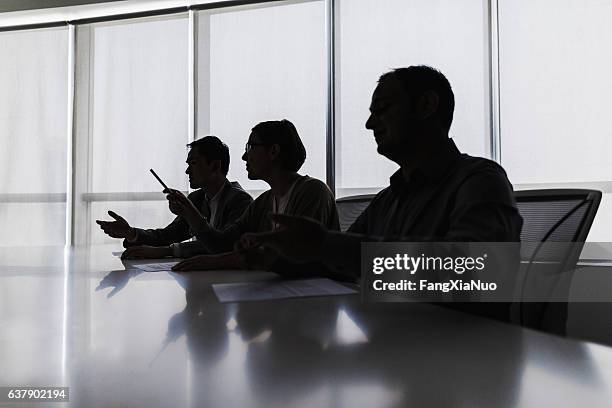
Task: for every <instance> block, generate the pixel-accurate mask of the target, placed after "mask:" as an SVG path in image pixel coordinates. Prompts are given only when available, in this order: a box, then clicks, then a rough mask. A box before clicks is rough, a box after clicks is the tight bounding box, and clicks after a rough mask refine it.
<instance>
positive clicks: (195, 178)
mask: <svg viewBox="0 0 612 408" xmlns="http://www.w3.org/2000/svg"><path fill="white" fill-rule="evenodd" d="M187 146H188V147H189V148H190V151H189V153H188V155H187V160H186V163H187V169H186V170H185V173H186V174H187V175H188V176H189V185H190V187H191V188H195V189H197V190H196V191H193V192H192V193H190V194H189V195H188V196H187V197H186V199H187V200H188V201H189V202H190V203H191V204H192V205H193V207H194V208H195V209H196V210H197V211H198V212H199V213H200V214H201V215H202V217H205V218H206V219H207V220H208V222H209V223H210V224H211V225H213V226H215V227H216V228H224V227H226V226H227V225H229V224H230V223H232V222H233V221H235V220H236V219H237V218H238V217H240V216H241V215H242V213H243V212H244V210H245V209H246V208H247V206H248V205H249V204H250V203H251V202H252V201H253V198H252V197H251V196H250V195H249V194H248V193H247V192H246V191H244V190H243V189H242V187H241V186H240V184H238V183H237V182H235V181H234V182H230V181H228V180H227V173H228V171H229V164H230V154H229V149H228V147H227V145H226V144H225V143H223V142H222V141H221V140H220V139H219V138H218V137H216V136H205V137H203V138H201V139H198V140H196V141H194V142H192V143H189V144H188V145H187ZM108 214H109V215H110V216H111V217H112V218H114V219H115V220H114V221H100V220H98V221H96V222H97V223H98V224H99V225H100V227H101V228H102V230H103V231H104V232H105V233H106V234H108V235H109V236H111V237H113V238H123V246H124V247H125V248H127V249H126V250H125V252H124V253H123V254H122V258H163V257H165V256H175V257H188V256H191V255H192V254H197V253H202V252H204V251H206V248H205V247H204V246H203V245H202V244H201V243H200V242H197V241H193V242H182V241H185V240H187V239H189V238H192V237H193V236H194V232H193V231H192V230H191V229H190V228H189V223H188V221H187V220H186V219H185V218H184V217H181V216H177V217H176V218H175V219H174V220H173V221H172V222H171V223H170V224H169V225H167V226H166V227H164V228H156V229H141V228H134V227H132V226H130V224H129V223H128V222H127V221H126V220H125V219H123V218H122V217H121V216H119V215H117V214H116V213H114V212H113V211H109V212H108Z"/></svg>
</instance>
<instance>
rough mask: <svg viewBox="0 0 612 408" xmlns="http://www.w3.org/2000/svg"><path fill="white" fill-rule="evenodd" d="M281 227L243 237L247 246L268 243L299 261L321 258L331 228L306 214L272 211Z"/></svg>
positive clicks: (243, 241)
mask: <svg viewBox="0 0 612 408" xmlns="http://www.w3.org/2000/svg"><path fill="white" fill-rule="evenodd" d="M270 218H271V219H272V221H273V222H274V223H276V224H278V225H279V229H277V230H276V231H272V232H262V233H258V234H253V233H247V234H244V235H242V237H241V238H240V246H241V247H242V248H245V249H249V248H255V247H258V246H265V247H270V248H272V249H275V250H276V251H278V252H279V253H281V254H282V255H283V256H285V257H287V258H291V259H293V260H295V261H297V262H309V261H318V260H320V259H321V256H322V252H323V241H324V240H325V237H326V236H327V229H326V228H325V227H324V226H323V225H322V224H320V223H318V222H316V221H314V220H311V219H309V218H304V217H293V216H290V215H283V214H271V215H270Z"/></svg>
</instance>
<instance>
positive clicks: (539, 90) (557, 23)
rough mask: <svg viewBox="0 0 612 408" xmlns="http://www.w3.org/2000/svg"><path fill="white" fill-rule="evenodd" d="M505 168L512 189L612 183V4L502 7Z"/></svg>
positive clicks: (524, 1) (521, 0) (532, 2)
mask: <svg viewBox="0 0 612 408" xmlns="http://www.w3.org/2000/svg"><path fill="white" fill-rule="evenodd" d="M499 19H500V22H499V27H500V83H501V93H500V101H501V141H502V164H503V165H504V167H505V168H506V170H507V171H508V174H509V176H510V179H511V181H512V182H513V183H557V182H588V181H610V180H612V160H610V152H612V130H611V127H610V123H609V122H610V121H609V117H610V109H611V107H612V105H611V103H610V97H609V95H611V94H612V76H611V75H610V72H611V71H612V50H611V48H610V44H611V43H612V31H610V21H611V20H612V3H610V2H602V1H595V0H584V1H553V0H517V1H504V2H500V8H499Z"/></svg>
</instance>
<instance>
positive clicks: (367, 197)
mask: <svg viewBox="0 0 612 408" xmlns="http://www.w3.org/2000/svg"><path fill="white" fill-rule="evenodd" d="M374 196H375V194H364V195H356V196H350V197H342V198H339V199H337V200H336V207H337V208H338V217H339V218H340V231H342V232H344V231H346V230H347V229H349V227H350V226H351V225H353V223H354V222H355V220H356V219H357V217H359V216H360V215H361V213H362V212H363V210H365V209H366V207H367V206H368V205H370V201H372V199H373V198H374Z"/></svg>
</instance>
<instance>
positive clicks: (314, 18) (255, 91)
mask: <svg viewBox="0 0 612 408" xmlns="http://www.w3.org/2000/svg"><path fill="white" fill-rule="evenodd" d="M198 20H199V22H198V65H197V72H198V93H197V97H198V99H197V106H198V108H197V135H198V138H200V137H203V136H206V135H207V134H213V135H215V136H218V137H219V138H221V139H222V140H223V141H224V142H225V143H226V144H227V145H228V146H229V148H230V155H231V163H230V171H229V174H228V178H229V179H230V180H237V181H239V182H240V184H241V185H242V186H243V187H244V188H245V189H248V190H251V192H254V193H257V192H261V191H263V190H267V189H268V188H269V187H268V186H267V185H266V184H265V183H263V182H261V181H252V180H248V179H247V173H246V170H245V167H244V163H243V162H242V160H241V157H242V154H243V153H244V145H245V143H246V141H247V139H248V137H249V134H250V132H251V128H253V127H254V126H255V125H256V124H257V123H259V122H262V121H266V120H280V119H288V120H290V121H291V122H293V124H294V125H295V127H296V128H297V130H298V133H299V134H300V137H301V138H302V141H303V143H304V146H305V147H306V151H307V158H306V163H304V166H303V167H302V169H301V170H300V173H302V174H308V175H310V176H312V177H316V178H318V179H321V180H323V181H325V162H326V160H325V151H326V149H325V141H326V130H325V129H326V126H325V120H326V117H325V116H326V115H325V113H326V99H325V98H326V93H325V89H326V83H327V82H326V81H327V79H326V43H325V5H324V3H323V2H322V1H314V2H305V3H297V4H288V5H287V4H285V5H282V6H277V5H264V6H263V7H261V8H256V9H252V8H249V9H239V10H232V9H230V10H227V11H223V12H218V11H214V12H213V13H210V12H200V13H199V14H198Z"/></svg>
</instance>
